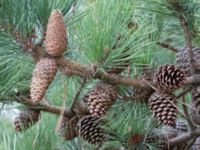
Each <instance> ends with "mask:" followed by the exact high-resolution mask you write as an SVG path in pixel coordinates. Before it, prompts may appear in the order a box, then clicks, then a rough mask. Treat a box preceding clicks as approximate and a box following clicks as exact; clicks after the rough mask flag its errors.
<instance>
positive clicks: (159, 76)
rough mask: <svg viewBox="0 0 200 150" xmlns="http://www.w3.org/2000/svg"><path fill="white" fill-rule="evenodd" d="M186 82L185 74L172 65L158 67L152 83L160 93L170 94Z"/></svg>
mask: <svg viewBox="0 0 200 150" xmlns="http://www.w3.org/2000/svg"><path fill="white" fill-rule="evenodd" d="M185 81H186V74H185V73H184V71H182V70H181V69H179V68H177V67H175V65H172V64H165V65H162V66H160V67H159V68H158V69H157V71H156V73H155V76H154V82H155V83H156V85H157V86H158V88H159V89H161V90H162V91H168V92H171V91H173V90H175V89H177V88H179V87H181V86H182V85H183V84H184V83H185Z"/></svg>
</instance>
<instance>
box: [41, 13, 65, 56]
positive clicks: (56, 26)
mask: <svg viewBox="0 0 200 150" xmlns="http://www.w3.org/2000/svg"><path fill="white" fill-rule="evenodd" d="M66 47H67V35H66V29H65V23H64V19H63V17H62V14H61V12H60V11H58V10H53V11H52V13H51V16H50V17H49V22H48V25H47V31H46V38H45V49H46V51H47V53H48V54H49V55H51V56H61V55H62V54H63V52H64V50H65V49H66Z"/></svg>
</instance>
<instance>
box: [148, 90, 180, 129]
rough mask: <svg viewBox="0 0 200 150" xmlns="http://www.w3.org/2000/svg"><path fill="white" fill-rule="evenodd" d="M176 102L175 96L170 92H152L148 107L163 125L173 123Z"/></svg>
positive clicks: (174, 120) (174, 121)
mask: <svg viewBox="0 0 200 150" xmlns="http://www.w3.org/2000/svg"><path fill="white" fill-rule="evenodd" d="M176 104H177V101H176V98H175V97H174V96H173V95H171V94H166V93H160V92H154V93H153V94H152V95H151V96H150V98H149V107H150V109H151V111H152V112H153V114H154V117H155V118H156V119H157V120H158V121H159V122H160V123H163V124H164V125H169V126H174V125H175V123H176V115H177V107H176Z"/></svg>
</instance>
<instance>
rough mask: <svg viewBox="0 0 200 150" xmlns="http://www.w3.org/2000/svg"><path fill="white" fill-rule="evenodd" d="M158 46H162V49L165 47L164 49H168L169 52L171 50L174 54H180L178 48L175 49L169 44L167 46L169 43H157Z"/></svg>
mask: <svg viewBox="0 0 200 150" xmlns="http://www.w3.org/2000/svg"><path fill="white" fill-rule="evenodd" d="M157 44H158V45H159V46H161V47H163V48H166V49H169V50H171V51H173V52H175V53H177V52H178V48H175V47H173V46H171V45H169V44H167V43H163V42H157Z"/></svg>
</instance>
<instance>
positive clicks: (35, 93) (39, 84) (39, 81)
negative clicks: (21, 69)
mask: <svg viewBox="0 0 200 150" xmlns="http://www.w3.org/2000/svg"><path fill="white" fill-rule="evenodd" d="M56 71H57V68H56V62H55V60H54V59H52V58H42V59H41V60H40V61H39V62H38V63H37V64H36V67H35V69H34V71H33V77H32V82H31V100H32V101H33V102H34V103H37V102H39V101H41V100H42V98H43V96H44V94H45V92H46V90H47V88H48V86H49V85H50V83H51V82H52V80H53V79H54V76H55V74H56Z"/></svg>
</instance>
